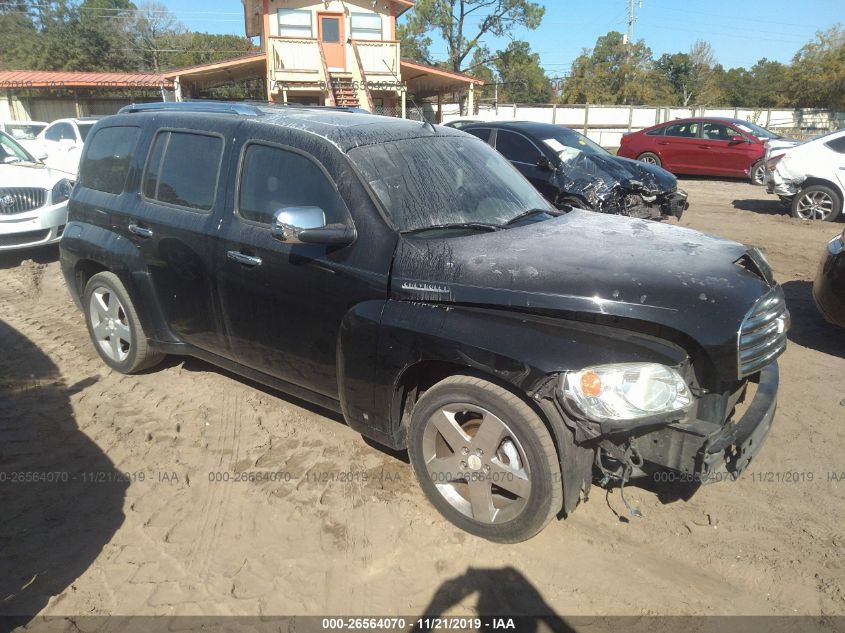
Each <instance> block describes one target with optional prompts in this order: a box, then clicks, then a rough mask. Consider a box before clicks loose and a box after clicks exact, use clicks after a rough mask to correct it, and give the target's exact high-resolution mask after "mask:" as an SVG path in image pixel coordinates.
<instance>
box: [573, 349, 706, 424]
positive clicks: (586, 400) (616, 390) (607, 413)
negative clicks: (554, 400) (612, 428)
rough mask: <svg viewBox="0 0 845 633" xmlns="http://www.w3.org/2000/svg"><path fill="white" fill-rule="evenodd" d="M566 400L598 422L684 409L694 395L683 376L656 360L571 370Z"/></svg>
mask: <svg viewBox="0 0 845 633" xmlns="http://www.w3.org/2000/svg"><path fill="white" fill-rule="evenodd" d="M563 383H564V384H563V392H564V395H565V396H566V399H567V402H568V403H569V404H570V405H572V406H574V407H575V408H576V409H577V410H578V411H579V412H580V413H582V414H583V415H584V416H586V417H587V418H589V419H591V420H595V421H597V422H603V421H609V420H636V419H639V418H647V417H651V416H655V415H661V414H666V413H673V412H676V411H684V410H685V409H688V408H689V406H690V405H691V404H692V394H690V391H689V388H687V385H686V382H684V379H683V378H682V377H681V375H680V374H679V373H678V372H677V371H675V370H674V369H672V368H671V367H666V366H665V365H658V364H657V363H618V364H614V365H601V366H598V367H588V368H587V369H583V370H581V371H575V372H569V373H567V374H566V376H565V377H564V380H563Z"/></svg>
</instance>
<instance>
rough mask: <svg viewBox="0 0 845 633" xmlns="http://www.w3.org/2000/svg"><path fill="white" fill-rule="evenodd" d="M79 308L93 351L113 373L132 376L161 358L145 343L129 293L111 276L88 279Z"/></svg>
mask: <svg viewBox="0 0 845 633" xmlns="http://www.w3.org/2000/svg"><path fill="white" fill-rule="evenodd" d="M82 305H83V307H84V309H85V323H86V324H87V326H88V334H89V335H90V336H91V341H92V342H93V343H94V349H96V350H97V353H98V354H99V355H100V358H102V359H103V362H104V363H106V365H108V366H109V367H111V368H112V369H114V370H115V371H118V372H120V373H122V374H134V373H137V372H139V371H142V370H144V369H148V368H150V367H153V366H154V365H157V364H158V363H160V362H161V360H162V359H163V358H164V354H162V353H161V352H159V351H157V350H155V349H153V347H152V346H151V345H150V344H149V341H148V340H147V336H146V334H145V333H144V328H143V327H142V326H141V320H140V319H139V318H138V313H137V312H136V311H135V306H134V305H133V304H132V300H131V299H130V298H129V293H128V292H126V288H125V287H124V286H123V283H121V281H120V278H119V277H118V276H117V275H115V274H114V273H111V272H102V273H97V274H96V275H94V276H93V277H91V279H90V280H89V281H88V283H87V284H86V285H85V293H84V294H83V304H82Z"/></svg>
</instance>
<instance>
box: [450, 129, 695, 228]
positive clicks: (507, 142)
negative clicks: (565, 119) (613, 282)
mask: <svg viewBox="0 0 845 633" xmlns="http://www.w3.org/2000/svg"><path fill="white" fill-rule="evenodd" d="M460 129H461V130H462V131H464V132H467V133H468V134H472V135H473V136H477V137H478V138H480V139H481V140H483V141H486V142H487V143H489V144H490V145H491V146H493V147H495V148H496V149H497V150H499V152H500V153H501V154H502V155H503V156H504V157H505V158H507V159H508V160H509V161H510V162H511V163H512V164H513V166H514V167H516V168H517V169H518V170H519V171H520V172H521V173H522V175H523V176H525V177H526V178H527V179H528V180H529V181H530V182H531V184H533V185H534V186H535V187H536V188H537V190H538V191H539V192H540V193H542V194H543V195H544V196H545V197H546V199H547V200H549V201H550V202H551V203H552V204H554V205H555V206H556V207H558V208H559V209H565V208H567V207H569V206H574V207H578V208H582V209H590V210H592V211H599V212H601V213H611V214H616V215H626V216H629V217H633V218H640V219H648V220H662V219H664V218H666V217H671V216H675V217H677V218H678V219H680V217H681V215H682V214H683V212H684V211H685V210H686V209H687V207H689V203H688V202H687V194H686V192H685V191H684V190H683V189H679V188H678V179H677V178H675V176H674V175H673V174H671V173H669V172H668V171H666V170H665V169H663V168H662V167H659V166H658V165H648V164H646V163H643V162H640V161H638V160H631V159H630V158H623V157H622V156H614V155H613V154H611V153H610V152H608V151H607V150H606V149H604V148H603V147H602V146H601V145H598V144H597V143H594V142H593V141H591V140H590V139H589V138H587V137H586V136H584V135H583V134H579V133H578V132H576V131H575V130H570V129H569V128H567V127H563V126H562V125H552V124H550V123H537V122H533V121H508V122H487V123H469V124H463V125H461V127H460Z"/></svg>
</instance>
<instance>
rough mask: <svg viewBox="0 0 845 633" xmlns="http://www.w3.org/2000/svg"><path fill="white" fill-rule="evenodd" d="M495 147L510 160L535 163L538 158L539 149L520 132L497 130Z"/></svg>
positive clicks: (529, 163)
mask: <svg viewBox="0 0 845 633" xmlns="http://www.w3.org/2000/svg"><path fill="white" fill-rule="evenodd" d="M496 149H497V150H499V152H501V153H502V155H503V156H504V157H505V158H507V159H508V160H510V161H514V162H516V163H526V164H528V165H536V164H537V162H538V161H539V160H540V150H538V149H537V147H536V146H535V145H534V143H532V142H531V141H529V140H528V139H527V138H525V137H524V136H522V135H521V134H515V133H514V132H507V131H505V130H499V133H498V134H496Z"/></svg>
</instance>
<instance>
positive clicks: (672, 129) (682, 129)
mask: <svg viewBox="0 0 845 633" xmlns="http://www.w3.org/2000/svg"><path fill="white" fill-rule="evenodd" d="M666 136H675V137H678V138H695V137H697V136H698V122H693V123H690V122H685V123H675V124H673V125H669V126H667V128H666Z"/></svg>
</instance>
